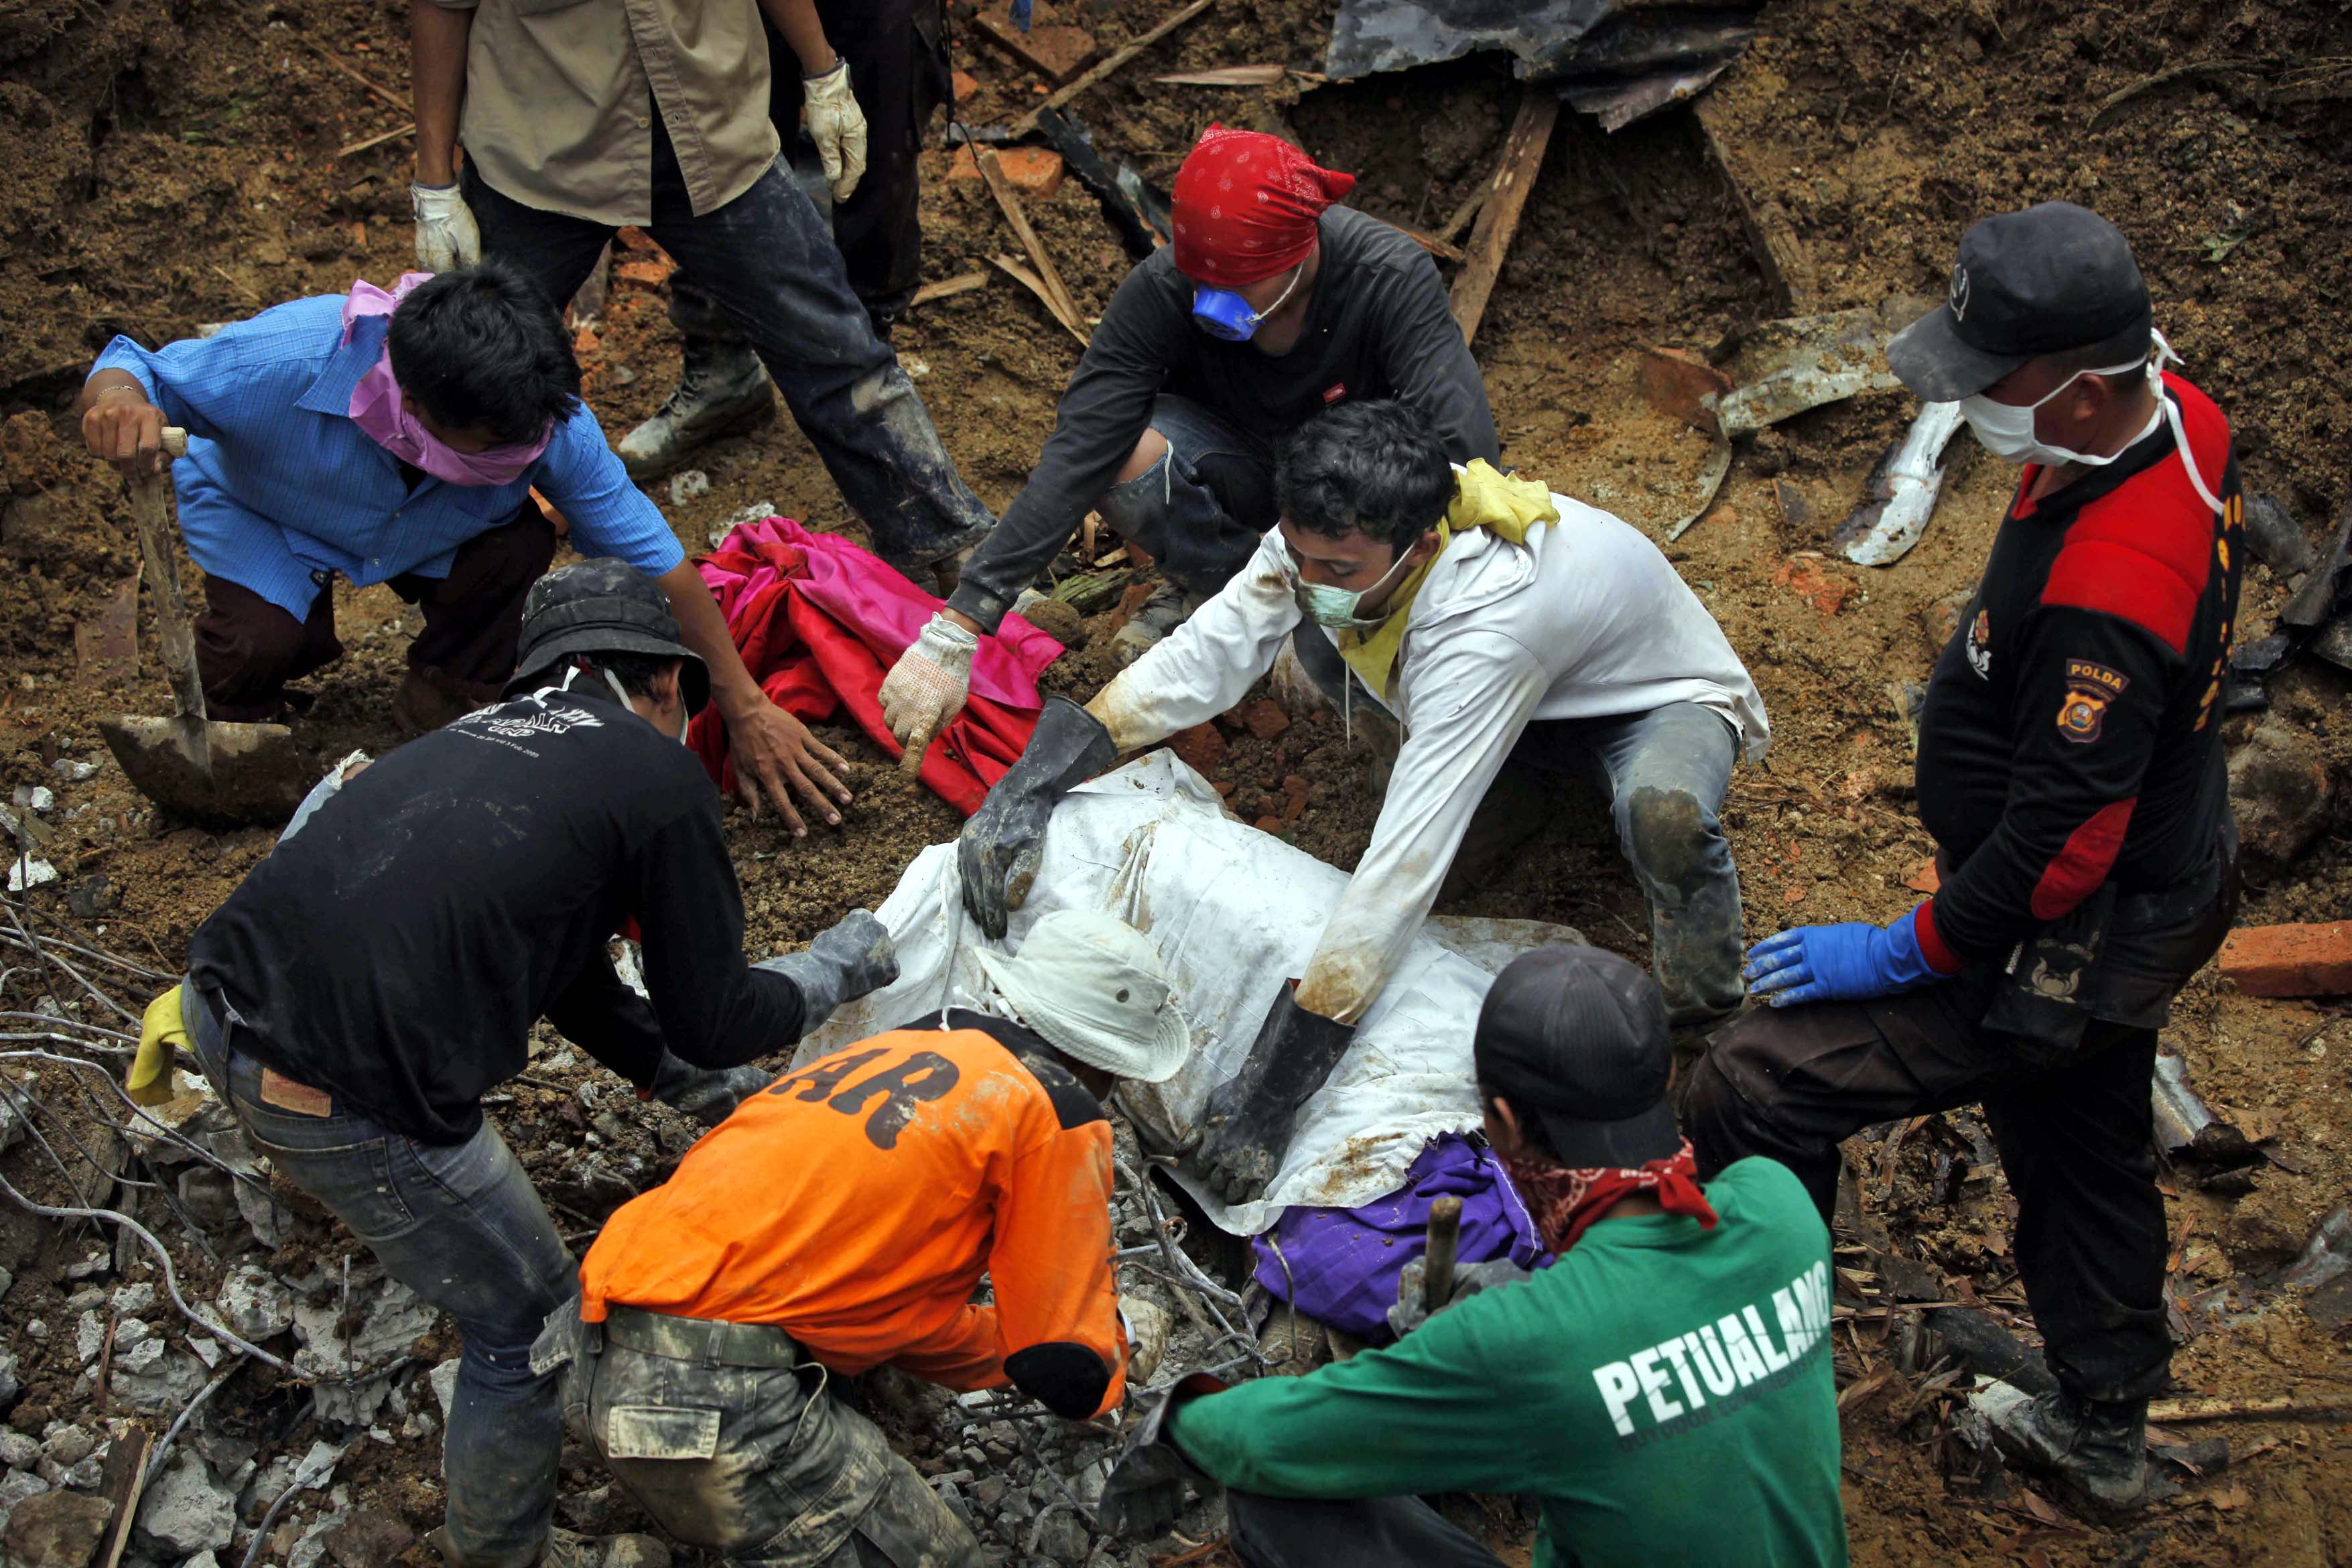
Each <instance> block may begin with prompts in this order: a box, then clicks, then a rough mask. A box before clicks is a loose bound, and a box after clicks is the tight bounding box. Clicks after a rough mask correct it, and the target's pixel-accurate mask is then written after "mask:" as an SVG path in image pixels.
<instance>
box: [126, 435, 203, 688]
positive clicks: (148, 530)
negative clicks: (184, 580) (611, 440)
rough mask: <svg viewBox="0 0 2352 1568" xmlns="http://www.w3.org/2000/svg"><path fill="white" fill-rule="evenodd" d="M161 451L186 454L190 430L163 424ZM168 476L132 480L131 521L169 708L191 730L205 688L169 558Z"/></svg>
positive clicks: (159, 473)
mask: <svg viewBox="0 0 2352 1568" xmlns="http://www.w3.org/2000/svg"><path fill="white" fill-rule="evenodd" d="M163 450H164V451H165V452H167V453H169V454H170V455H171V456H173V457H174V458H184V457H186V456H187V455H188V433H187V432H186V431H185V430H183V429H180V428H179V427H178V426H164V428H163ZM170 485H171V479H169V477H168V476H167V475H166V473H165V472H164V471H163V469H161V468H159V469H158V470H157V471H156V472H154V473H152V474H143V475H142V476H140V477H139V478H138V479H133V480H131V522H132V523H133V525H134V526H136V528H137V529H138V531H139V554H140V559H141V560H142V563H144V564H145V567H146V574H147V591H148V592H149V593H150V594H152V595H154V598H155V632H156V636H157V637H159V638H160V639H161V640H162V642H163V673H164V675H165V676H166V677H167V678H169V679H170V680H171V682H172V706H173V708H174V709H175V710H178V713H179V716H180V717H181V718H182V719H184V720H189V721H193V723H192V726H191V727H192V728H195V729H201V728H202V727H203V724H204V721H205V687H204V680H203V679H202V678H201V677H200V676H199V675H198V674H197V673H196V636H195V629H194V626H191V625H190V623H189V620H188V606H187V604H186V602H185V601H184V600H183V599H182V598H181V597H180V570H179V566H178V563H176V562H174V561H173V558H172V502H171V499H170Z"/></svg>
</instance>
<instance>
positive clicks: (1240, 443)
mask: <svg viewBox="0 0 2352 1568" xmlns="http://www.w3.org/2000/svg"><path fill="white" fill-rule="evenodd" d="M1150 428H1152V429H1154V430H1157V431H1159V432H1160V439H1161V440H1163V441H1165V442H1167V443H1168V450H1167V451H1166V452H1165V453H1164V454H1162V455H1161V457H1160V461H1158V462H1156V463H1154V464H1152V465H1151V467H1150V468H1149V469H1147V470H1145V471H1144V472H1143V473H1140V474H1139V475H1137V476H1136V477H1135V478H1134V479H1129V480H1128V481H1127V482H1126V483H1124V484H1117V485H1113V486H1111V488H1110V489H1108V490H1106V491H1104V492H1103V499H1102V505H1101V511H1102V515H1103V521H1105V522H1107V523H1108V524H1110V526H1111V531H1113V532H1115V533H1117V534H1118V536H1119V537H1120V538H1121V539H1131V540H1133V541H1134V542H1136V544H1137V545H1138V546H1139V548H1140V549H1142V551H1143V552H1145V553H1146V554H1148V555H1150V557H1151V558H1152V559H1153V560H1154V561H1156V562H1158V563H1160V569H1161V570H1162V571H1164V572H1165V573H1167V574H1168V575H1169V576H1171V577H1172V578H1174V579H1175V581H1176V582H1177V584H1179V585H1180V586H1181V587H1184V588H1188V589H1190V590H1191V591H1192V592H1193V593H1195V594H1198V595H1202V596H1203V597H1205V596H1207V595H1211V594H1213V593H1215V592H1216V591H1217V590H1218V589H1220V588H1222V587H1223V586H1224V585H1225V584H1226V583H1227V582H1229V581H1231V580H1232V578H1233V574H1234V573H1236V572H1238V571H1240V570H1241V569H1242V566H1243V564H1244V563H1245V562H1247V561H1248V560H1249V558H1250V555H1251V553H1252V552H1255V550H1256V549H1257V544H1258V541H1259V540H1260V539H1262V538H1264V537H1265V531H1266V530H1267V529H1269V528H1272V527H1273V526H1274V525H1275V524H1276V522H1277V521H1280V516H1279V512H1280V509H1279V508H1278V507H1277V506H1276V504H1275V499H1274V451H1273V448H1272V447H1269V446H1267V445H1266V444H1265V443H1264V442H1262V441H1258V440H1255V439H1253V438H1252V437H1250V435H1249V434H1248V433H1247V432H1245V431H1244V430H1242V429H1241V428H1240V427H1238V426H1235V425H1234V423H1233V422H1232V421H1231V420H1228V419H1226V418H1224V417H1223V416H1221V415H1218V414H1215V413H1213V412H1211V411H1210V410H1209V409H1208V408H1207V407H1205V406H1203V405H1201V404H1198V403H1195V402H1193V401H1192V399H1191V398H1189V397H1175V396H1171V395H1168V394H1165V393H1163V394H1161V395H1160V396H1159V397H1158V398H1157V399H1155V400H1154V401H1153V403H1152V405H1151V425H1150Z"/></svg>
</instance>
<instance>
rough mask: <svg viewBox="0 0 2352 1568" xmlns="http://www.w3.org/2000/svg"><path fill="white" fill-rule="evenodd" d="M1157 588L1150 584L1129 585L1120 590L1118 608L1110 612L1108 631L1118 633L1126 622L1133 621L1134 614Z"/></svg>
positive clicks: (1155, 585)
mask: <svg viewBox="0 0 2352 1568" xmlns="http://www.w3.org/2000/svg"><path fill="white" fill-rule="evenodd" d="M1157 586H1158V584H1152V583H1129V584H1128V585H1127V586H1126V587H1125V588H1124V589H1122V590H1120V592H1119V595H1118V609H1116V610H1114V611H1112V612H1111V617H1110V629H1111V630H1112V631H1114V632H1115V631H1118V629H1119V628H1120V627H1121V626H1126V625H1127V623H1128V622H1129V621H1131V620H1133V619H1135V613H1136V612H1137V611H1138V610H1140V609H1141V608H1143V606H1144V605H1145V603H1146V602H1147V601H1149V600H1150V597H1151V595H1152V591H1153V590H1154V589H1155V588H1156V587H1157Z"/></svg>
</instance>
